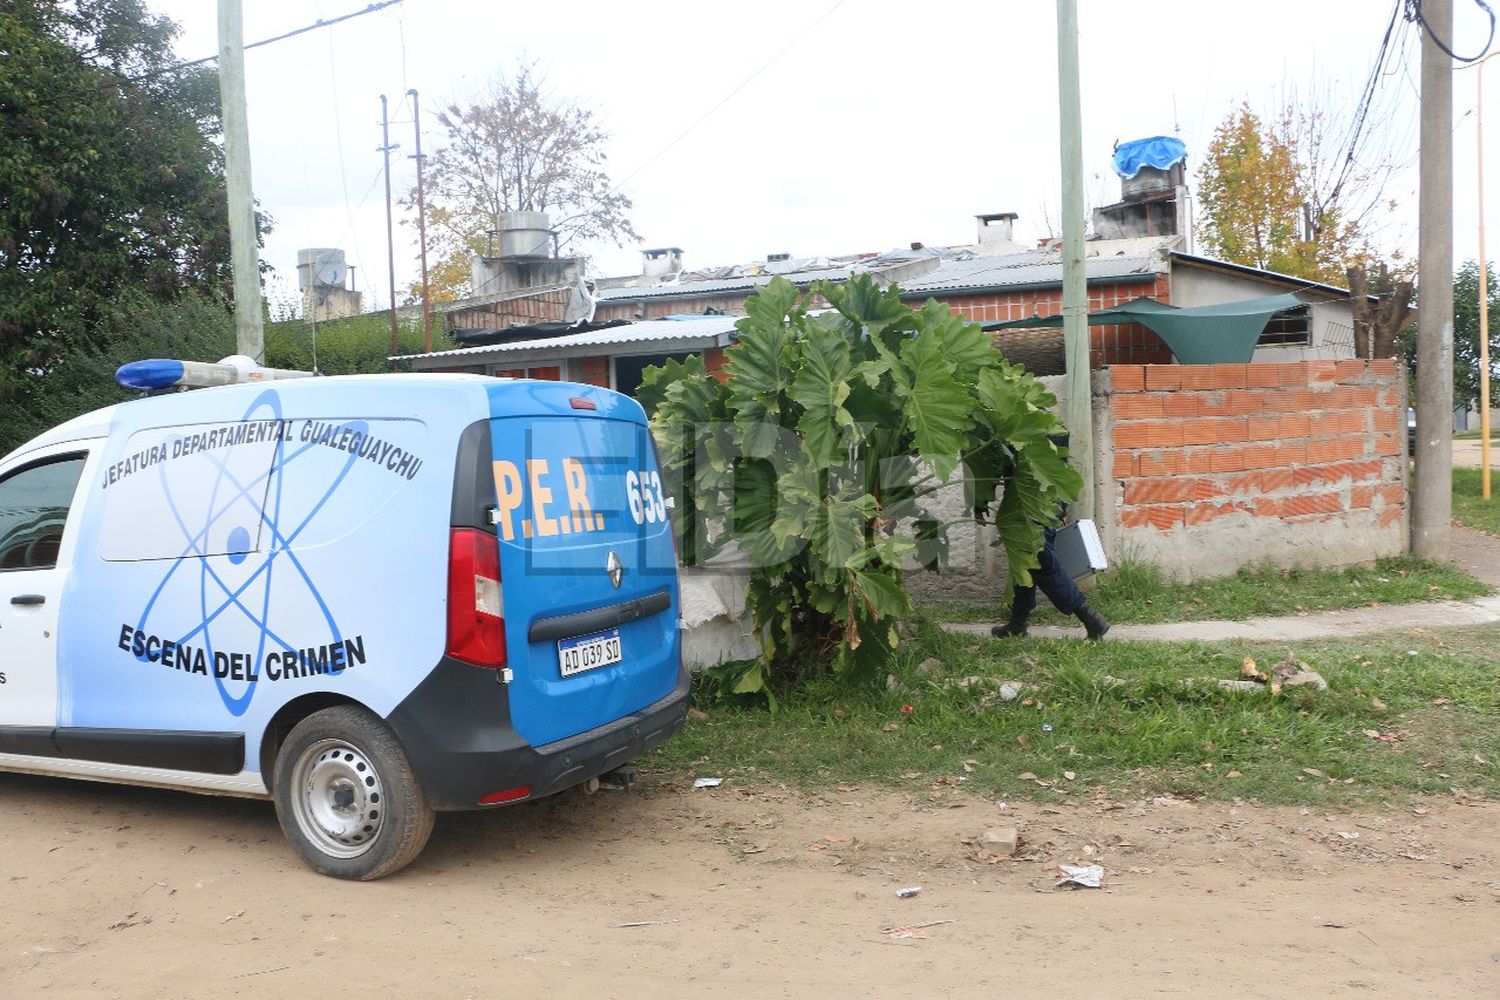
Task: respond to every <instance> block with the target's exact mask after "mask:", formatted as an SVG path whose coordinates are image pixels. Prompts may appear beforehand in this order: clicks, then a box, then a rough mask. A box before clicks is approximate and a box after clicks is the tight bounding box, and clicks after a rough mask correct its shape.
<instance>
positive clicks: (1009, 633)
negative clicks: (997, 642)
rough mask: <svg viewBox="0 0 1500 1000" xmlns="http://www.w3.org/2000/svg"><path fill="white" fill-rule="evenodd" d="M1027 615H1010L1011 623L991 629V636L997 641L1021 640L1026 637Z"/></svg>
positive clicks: (1012, 613) (1013, 613)
mask: <svg viewBox="0 0 1500 1000" xmlns="http://www.w3.org/2000/svg"><path fill="white" fill-rule="evenodd" d="M1026 618H1027V616H1026V615H1018V614H1016V613H1015V612H1014V611H1012V612H1011V613H1010V621H1008V622H1006V623H1005V624H1004V625H995V626H993V627H992V628H991V629H990V635H992V636H994V637H995V638H996V639H1010V638H1019V637H1020V636H1023V635H1026V634H1027V632H1026Z"/></svg>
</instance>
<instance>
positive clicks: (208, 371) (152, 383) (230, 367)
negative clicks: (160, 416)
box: [115, 354, 312, 391]
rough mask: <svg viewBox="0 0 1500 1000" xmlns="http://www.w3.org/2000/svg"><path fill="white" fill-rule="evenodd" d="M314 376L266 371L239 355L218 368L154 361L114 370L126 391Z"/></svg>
mask: <svg viewBox="0 0 1500 1000" xmlns="http://www.w3.org/2000/svg"><path fill="white" fill-rule="evenodd" d="M311 374H312V372H299V371H292V370H290V369H286V368H266V367H264V366H262V365H257V364H256V363H255V362H254V361H252V360H251V359H250V358H247V357H245V356H244V355H240V354H236V355H233V356H231V357H227V358H225V359H224V360H223V361H220V362H219V363H218V364H209V363H207V362H204V361H177V360H175V359H172V358H151V359H148V360H145V361H131V362H129V363H128V364H123V365H121V366H120V367H119V368H118V369H116V370H115V381H116V382H119V383H120V384H121V385H122V386H124V387H125V388H127V389H143V390H148V391H149V390H151V389H171V388H174V387H182V388H188V389H201V388H205V387H207V386H211V385H234V384H235V383H237V382H270V381H273V380H276V379H288V378H307V377H308V376H310V375H311Z"/></svg>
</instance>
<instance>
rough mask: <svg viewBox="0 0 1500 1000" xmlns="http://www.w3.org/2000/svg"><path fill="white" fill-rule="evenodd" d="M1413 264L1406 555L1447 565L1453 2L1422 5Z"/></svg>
mask: <svg viewBox="0 0 1500 1000" xmlns="http://www.w3.org/2000/svg"><path fill="white" fill-rule="evenodd" d="M1422 13H1423V14H1424V15H1425V20H1426V22H1427V30H1426V31H1424V32H1423V33H1422V112H1421V114H1422V119H1421V130H1420V133H1419V141H1420V142H1421V154H1420V156H1421V158H1420V160H1419V167H1418V175H1419V183H1420V185H1421V195H1420V198H1419V200H1418V209H1417V211H1418V215H1417V224H1418V226H1419V227H1420V229H1421V233H1420V235H1419V237H1418V248H1417V254H1418V263H1417V450H1416V461H1417V470H1416V475H1415V482H1414V484H1413V489H1412V505H1411V551H1412V554H1413V555H1415V556H1417V557H1418V558H1420V559H1430V560H1432V561H1434V562H1446V561H1447V559H1448V545H1449V526H1450V522H1451V520H1452V518H1453V445H1452V443H1451V442H1452V438H1453V60H1452V59H1451V58H1450V57H1449V56H1448V55H1447V54H1446V53H1445V52H1443V50H1442V49H1440V48H1438V46H1437V44H1436V43H1435V42H1433V40H1432V35H1433V34H1436V35H1437V36H1438V37H1440V38H1442V39H1444V40H1445V41H1446V42H1448V43H1451V42H1452V39H1453V0H1423V3H1422Z"/></svg>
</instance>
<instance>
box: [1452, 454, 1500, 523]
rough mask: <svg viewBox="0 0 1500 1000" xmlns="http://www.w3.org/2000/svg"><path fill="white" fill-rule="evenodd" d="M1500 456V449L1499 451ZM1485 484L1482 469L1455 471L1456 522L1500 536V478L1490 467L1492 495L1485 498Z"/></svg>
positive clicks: (1498, 457)
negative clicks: (1481, 477) (1481, 475)
mask: <svg viewBox="0 0 1500 1000" xmlns="http://www.w3.org/2000/svg"><path fill="white" fill-rule="evenodd" d="M1495 457H1496V459H1500V451H1497V452H1496V455H1495ZM1482 496H1483V483H1482V481H1481V479H1480V470H1478V469H1454V470H1453V522H1454V523H1455V524H1461V525H1463V526H1464V527H1465V528H1472V529H1474V530H1475V531H1483V532H1485V533H1486V534H1490V535H1500V481H1497V477H1496V476H1495V470H1494V469H1493V468H1491V470H1490V498H1489V500H1484V499H1482Z"/></svg>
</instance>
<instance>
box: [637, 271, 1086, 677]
mask: <svg viewBox="0 0 1500 1000" xmlns="http://www.w3.org/2000/svg"><path fill="white" fill-rule="evenodd" d="M825 304H826V305H825ZM746 312H747V314H748V315H746V316H745V318H744V319H741V320H740V321H739V322H738V323H737V324H736V327H737V329H738V331H739V336H738V342H737V343H736V344H735V345H734V346H733V347H731V348H730V349H729V351H728V361H727V363H726V364H725V370H726V372H727V375H728V377H727V379H726V380H725V381H723V382H720V381H719V380H718V379H715V378H714V377H712V376H711V375H709V374H708V372H707V371H706V370H705V368H704V365H703V363H702V361H701V360H699V359H697V358H693V359H690V360H689V361H688V362H686V363H685V364H679V363H677V362H670V363H669V364H668V365H667V366H666V367H664V368H656V369H651V370H649V371H648V372H647V374H646V377H645V381H644V383H643V385H642V387H641V390H640V392H639V394H638V395H639V398H640V399H641V402H642V404H643V405H644V406H645V407H646V409H647V412H648V413H649V414H650V415H651V427H652V431H653V435H654V436H655V438H656V441H657V443H658V446H659V448H660V451H661V458H662V464H663V466H664V467H665V469H666V470H667V472H668V475H669V479H670V480H671V482H672V483H673V487H672V492H673V493H674V495H675V496H676V497H677V520H676V525H675V528H676V530H677V531H678V532H679V552H680V554H681V557H682V560H683V562H684V564H686V565H689V566H693V565H702V564H704V563H711V562H713V561H716V560H727V561H728V562H730V563H736V564H738V565H741V566H744V565H747V564H748V566H749V572H750V581H749V588H748V601H749V609H750V612H751V614H752V615H753V617H754V620H755V623H756V625H757V626H758V627H759V628H760V630H761V637H762V646H763V650H764V656H763V658H762V659H761V661H760V662H758V663H756V664H754V665H753V666H751V667H749V668H747V669H746V670H745V671H744V672H743V673H742V674H741V675H740V676H738V677H737V678H736V679H735V680H736V684H735V690H736V691H740V692H750V691H758V690H762V689H763V688H764V686H765V684H766V681H767V679H768V677H769V676H770V674H771V672H772V671H783V672H791V673H794V674H805V673H807V672H809V671H815V670H819V669H824V668H827V667H831V668H832V669H833V670H834V671H835V672H836V673H838V674H840V675H844V676H849V677H856V678H857V677H878V676H882V675H883V672H884V669H883V668H884V667H885V665H886V664H887V662H888V661H889V658H890V656H891V654H892V652H893V650H894V649H895V647H896V645H897V643H898V641H899V639H898V636H897V632H896V629H895V623H896V621H898V620H899V619H900V618H901V616H903V615H905V614H907V613H909V612H910V611H911V602H910V600H909V599H908V597H907V594H906V591H905V589H904V587H903V585H902V573H903V566H906V565H912V564H921V565H923V566H927V567H929V568H937V567H939V566H940V565H941V564H942V563H943V562H945V560H946V553H947V529H948V525H947V524H945V523H942V522H939V521H938V520H937V519H936V518H935V517H933V516H932V514H931V513H930V512H929V511H928V509H927V505H926V500H927V499H928V498H929V497H930V495H931V494H932V493H933V491H935V490H937V489H939V488H940V487H942V486H944V485H946V484H949V483H952V482H955V481H956V479H957V477H958V476H959V474H960V473H962V479H963V484H964V489H965V491H966V504H967V506H968V507H970V508H980V509H986V510H987V509H988V508H989V507H990V506H991V504H992V503H993V502H994V498H995V494H996V488H997V486H1000V485H1001V484H1002V482H1003V484H1004V486H1003V495H1002V498H1001V500H1000V502H999V505H998V509H997V510H996V512H995V522H996V525H997V527H998V533H999V538H1000V543H1001V544H1002V545H1003V547H1004V549H1005V555H1006V559H1007V562H1008V564H1009V566H1010V583H1011V584H1012V585H1013V584H1017V583H1020V584H1025V583H1029V582H1030V579H1031V570H1032V569H1035V568H1036V566H1037V561H1036V556H1037V553H1038V552H1040V551H1041V548H1042V531H1043V527H1044V526H1045V525H1049V524H1054V523H1056V519H1057V514H1058V509H1059V504H1060V503H1061V502H1063V501H1067V500H1072V499H1074V498H1075V497H1076V496H1077V494H1078V489H1079V486H1080V480H1079V477H1078V474H1077V473H1076V472H1075V471H1074V470H1073V469H1072V468H1071V467H1070V466H1069V465H1068V464H1067V460H1066V455H1065V453H1064V452H1063V450H1062V449H1060V448H1059V447H1058V446H1057V445H1056V444H1055V443H1054V439H1055V438H1056V437H1057V436H1059V435H1060V434H1062V433H1063V427H1062V425H1061V424H1060V423H1059V422H1058V421H1057V419H1056V418H1055V417H1054V416H1053V415H1052V414H1051V412H1050V409H1049V408H1050V407H1051V406H1053V405H1054V404H1055V402H1056V401H1055V399H1054V398H1053V396H1052V395H1051V393H1049V392H1048V391H1047V390H1046V388H1045V387H1044V386H1043V385H1042V384H1041V383H1040V382H1038V381H1037V380H1036V378H1035V377H1033V376H1032V375H1030V374H1029V373H1027V372H1025V371H1024V370H1023V369H1021V368H1019V367H1017V366H1014V365H1010V364H1007V363H1006V362H1005V361H1003V360H1002V359H1001V357H1000V355H999V354H998V353H997V352H996V350H995V348H994V345H993V344H992V343H991V342H990V338H989V337H988V335H986V334H985V333H984V332H983V331H982V330H981V329H980V328H979V326H978V324H975V323H970V322H966V321H965V320H964V319H963V318H961V317H958V316H955V315H953V314H952V313H950V312H949V311H948V310H947V309H946V308H945V307H943V306H942V305H940V304H939V303H937V302H935V301H932V300H929V301H928V302H927V304H926V305H925V306H923V307H922V308H921V309H920V310H913V309H910V308H908V307H907V306H905V305H903V304H902V303H901V301H900V299H899V297H898V290H897V289H896V288H895V287H894V286H893V287H890V288H887V289H881V288H879V287H878V286H877V285H876V284H875V283H874V281H872V280H871V279H870V278H868V277H864V276H861V277H857V278H854V279H853V280H851V281H850V282H848V283H847V284H829V283H821V282H820V283H816V284H814V285H812V286H811V287H810V288H809V289H808V290H807V292H806V294H805V295H804V294H803V293H802V292H799V290H798V289H797V287H796V286H795V285H793V284H792V283H791V282H789V281H786V280H785V279H782V278H775V279H773V280H772V282H771V283H770V284H769V285H767V286H766V287H764V288H763V289H761V290H760V292H759V293H758V294H756V295H755V296H753V297H751V298H750V299H749V301H748V302H747V303H746ZM726 549H730V550H733V551H728V552H727V551H726Z"/></svg>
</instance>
